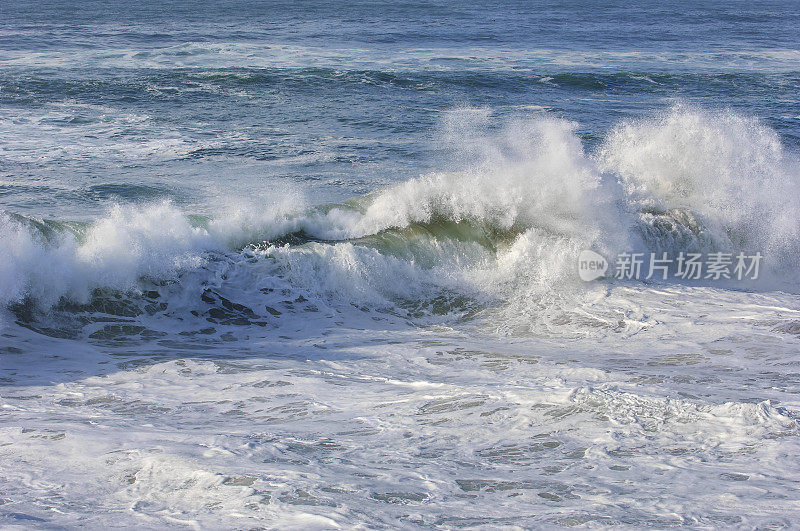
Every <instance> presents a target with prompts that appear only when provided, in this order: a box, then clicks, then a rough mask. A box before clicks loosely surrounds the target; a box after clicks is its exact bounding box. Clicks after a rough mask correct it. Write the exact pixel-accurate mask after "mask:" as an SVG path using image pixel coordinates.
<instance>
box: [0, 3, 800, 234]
mask: <svg viewBox="0 0 800 531" xmlns="http://www.w3.org/2000/svg"><path fill="white" fill-rule="evenodd" d="M797 27H800V7H798V5H797V4H796V3H793V2H759V3H758V4H753V3H750V2H738V1H736V2H729V1H728V2H705V3H703V5H701V6H698V5H696V3H694V2H644V3H637V4H636V5H631V4H630V3H629V2H606V3H603V5H598V4H597V3H595V2H564V3H561V2H500V3H472V4H469V5H462V6H452V5H450V4H449V3H446V2H421V3H397V2H363V3H362V2H347V3H339V2H334V3H330V2H302V3H295V2H267V3H253V2H211V1H208V2H193V3H191V5H189V4H187V3H184V2H171V1H168V2H144V3H137V4H135V5H130V4H129V3H123V2H80V3H75V2H46V3H45V2H27V1H22V2H6V3H4V4H3V6H1V7H0V133H2V138H3V142H2V144H1V145H0V179H2V184H0V194H2V195H0V198H2V205H3V207H4V208H5V209H7V210H11V211H15V212H18V213H22V214H27V215H36V216H50V217H58V218H69V219H86V220H88V219H91V218H92V216H94V215H96V214H97V213H99V212H101V211H102V210H103V209H104V208H105V207H106V206H107V204H108V202H109V201H119V200H122V201H128V200H141V199H145V200H153V199H158V198H164V197H166V198H171V199H172V200H173V201H175V202H177V203H179V204H182V205H184V207H185V208H186V209H187V210H188V211H192V212H200V213H202V212H206V211H208V210H209V208H208V207H209V204H213V203H214V202H215V201H216V196H218V195H220V194H223V193H224V195H226V196H242V197H253V196H254V195H255V196H259V195H263V194H265V193H272V192H271V191H272V190H273V189H274V187H275V186H277V187H278V188H280V187H285V186H291V187H293V188H296V189H300V190H301V191H302V193H303V194H304V195H306V196H308V197H310V198H311V201H312V202H324V201H332V200H340V199H344V198H346V197H350V196H354V195H361V194H364V193H366V192H368V191H371V190H374V189H375V188H377V187H380V186H383V185H386V184H388V183H391V182H396V181H401V180H405V179H408V178H410V177H414V176H416V175H418V174H420V173H423V172H426V171H429V170H436V169H443V168H442V166H447V165H449V164H452V157H450V156H449V155H448V151H447V146H443V143H442V142H440V141H439V140H440V136H441V135H440V132H439V129H440V127H441V124H442V121H443V113H446V112H447V111H450V110H452V109H456V108H460V107H485V108H489V109H491V110H492V112H493V114H494V116H495V117H497V120H496V122H497V123H500V122H501V121H502V118H503V116H520V115H525V114H526V113H530V112H531V108H534V109H537V110H541V109H544V110H546V111H547V112H549V113H551V114H552V115H555V116H559V117H563V118H567V119H570V120H574V121H576V122H577V123H578V124H579V126H578V131H579V134H580V135H581V136H582V137H583V139H584V141H585V143H586V145H587V147H588V148H589V149H591V147H592V146H593V145H594V144H595V143H596V142H597V141H598V140H599V139H601V138H602V137H603V136H604V135H605V134H606V133H607V132H608V130H609V129H610V128H611V127H612V126H613V125H614V124H615V123H618V122H619V121H620V120H623V119H626V118H631V117H637V116H642V115H648V114H652V113H653V112H655V111H658V110H659V109H664V108H666V107H669V106H670V105H673V104H674V103H675V102H676V101H683V102H689V103H693V104H697V105H700V106H702V107H704V108H711V109H719V108H730V109H733V110H735V111H737V112H741V113H743V114H745V115H749V116H756V117H759V118H761V119H763V120H764V121H765V122H766V123H767V124H768V125H770V126H771V127H773V128H774V129H776V130H777V131H778V132H779V133H780V134H781V136H782V137H783V139H784V141H785V143H786V144H787V145H789V146H797V145H798V144H800V133H798V130H800V101H798V93H800V52H798V48H800V36H799V32H798V31H797ZM221 183H224V184H221ZM133 184H135V185H137V187H130V185H133ZM265 190H266V192H265Z"/></svg>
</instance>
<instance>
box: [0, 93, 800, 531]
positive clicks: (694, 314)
mask: <svg viewBox="0 0 800 531" xmlns="http://www.w3.org/2000/svg"><path fill="white" fill-rule="evenodd" d="M491 119H492V114H491V112H490V111H489V110H487V109H467V110H460V111H454V112H453V113H452V114H451V115H450V118H449V120H450V121H451V123H450V124H449V125H448V126H447V128H448V129H449V130H450V132H451V134H452V135H454V136H458V138H457V139H455V138H450V139H449V140H448V142H451V143H455V142H458V145H459V146H460V149H461V151H460V153H459V155H458V160H460V161H466V160H468V161H470V162H469V163H468V164H469V165H470V168H469V169H466V170H462V171H458V172H439V173H431V174H427V175H423V176H420V177H418V178H415V179H411V180H409V181H407V182H404V183H400V184H398V185H395V186H391V187H388V188H384V189H378V190H376V191H374V192H373V193H371V194H368V195H366V196H361V197H356V198H353V199H351V200H349V201H346V202H343V203H338V204H326V205H321V206H316V207H314V206H309V205H308V204H307V203H306V202H305V201H304V200H303V198H301V197H296V196H295V197H289V198H286V197H281V198H280V202H277V203H275V204H268V205H258V207H257V208H256V206H255V205H253V206H252V207H250V208H245V207H240V209H239V210H235V211H233V212H229V213H228V215H227V216H225V217H218V218H215V217H202V216H193V215H191V214H189V213H185V212H181V211H180V210H179V209H178V208H177V207H176V206H175V205H173V204H170V203H169V202H159V203H154V204H147V205H144V206H138V207H133V206H125V205H117V206H114V207H113V208H111V209H110V211H109V212H108V213H107V215H105V216H104V217H102V218H100V219H98V220H96V221H94V222H91V223H70V222H66V221H55V220H43V219H34V218H28V217H23V216H19V215H12V214H5V215H4V217H3V219H2V223H3V236H2V248H3V251H4V252H3V255H2V262H0V272H2V279H3V282H2V286H3V291H2V294H1V295H2V302H3V304H4V305H5V307H6V310H5V312H4V315H3V337H4V343H5V346H4V351H3V362H4V374H5V382H6V385H7V386H8V387H7V389H8V390H9V391H10V392H4V393H3V415H4V417H5V418H6V420H5V422H4V427H3V429H2V434H3V435H2V436H3V440H4V442H5V444H4V445H3V446H2V448H1V449H0V452H1V453H2V458H3V460H4V462H5V463H6V465H5V466H4V467H3V475H4V480H5V481H4V483H5V485H6V486H5V487H4V488H5V491H6V496H8V497H9V499H7V500H6V503H7V504H12V506H13V504H15V503H16V504H19V503H22V502H23V501H24V502H25V503H26V506H27V509H26V511H27V512H24V513H21V514H22V516H18V517H14V516H13V515H12V518H22V522H28V521H33V522H42V523H43V522H47V521H54V522H58V523H59V524H60V525H73V524H75V525H76V524H79V523H81V524H85V523H88V524H92V523H94V524H95V525H99V523H100V522H101V521H102V522H109V521H111V522H118V523H120V524H131V523H135V525H144V526H148V525H152V526H158V525H162V524H164V523H197V524H199V525H213V523H214V522H218V521H220V520H219V519H220V518H222V520H221V521H223V522H225V525H226V526H227V525H233V526H244V525H255V523H256V522H258V521H259V520H261V519H263V518H275V519H279V520H280V522H281V526H290V527H291V526H292V525H296V526H298V527H305V526H317V525H319V526H337V525H348V524H351V523H354V522H361V523H363V525H367V526H381V525H389V524H390V523H392V522H396V521H398V519H399V521H402V522H405V524H406V525H409V526H416V525H420V526H425V525H444V526H455V525H471V524H472V523H474V524H476V525H480V524H488V525H523V526H526V525H544V524H562V525H572V524H591V523H595V524H611V523H621V524H629V525H634V526H635V525H639V524H640V523H641V522H642V521H647V522H649V523H653V522H654V521H655V522H656V525H658V526H662V525H673V524H681V523H683V524H686V523H689V524H693V525H694V524H696V525H710V526H715V525H728V524H737V525H738V524H742V525H747V526H751V525H775V524H778V525H780V523H781V522H782V521H783V522H788V521H787V520H782V518H791V517H792V516H791V515H792V514H793V513H794V509H793V507H794V506H795V504H796V497H795V495H794V492H795V489H796V487H795V486H794V483H795V479H796V477H797V473H798V470H797V465H796V460H795V459H794V452H795V451H797V449H798V446H797V425H796V411H797V408H798V406H800V404H798V402H797V399H796V397H795V392H796V385H797V383H796V379H795V378H794V376H793V373H792V372H787V370H786V369H787V368H789V367H791V366H793V365H794V364H795V363H797V361H798V359H797V333H798V329H799V328H800V307H798V303H797V296H796V289H795V288H794V285H795V284H794V280H795V279H796V270H795V269H794V268H793V267H792V265H793V264H796V261H797V251H798V250H797V242H798V241H800V239H798V233H797V231H798V221H797V219H798V218H797V215H796V213H797V212H798V205H797V201H798V194H797V192H796V190H797V182H796V180H797V178H798V176H800V172H798V168H800V165H799V164H798V160H797V158H796V156H795V155H794V154H793V153H790V152H787V151H786V150H785V149H784V147H783V146H782V144H781V142H780V139H779V138H778V136H777V135H776V134H775V132H774V131H772V130H771V129H770V128H768V127H766V126H764V125H763V124H761V123H759V122H758V121H757V120H755V119H752V118H747V117H743V116H740V115H737V114H734V113H731V112H722V113H713V112H708V111H704V110H700V109H691V108H687V107H684V106H677V107H674V108H672V109H670V110H669V111H667V112H665V113H663V114H661V115H657V116H653V117H650V118H647V119H644V120H639V121H630V122H623V123H620V124H618V125H617V126H616V127H614V128H613V129H612V130H611V131H610V132H609V133H608V136H607V137H606V139H605V140H604V141H603V142H602V143H601V144H600V145H599V146H598V148H597V149H596V150H595V151H593V152H587V151H586V150H585V149H584V147H583V145H582V142H581V140H580V139H579V138H578V137H577V136H576V134H575V130H576V128H577V127H578V124H576V123H574V122H570V121H566V120H563V119H558V118H553V117H551V116H548V115H546V114H535V115H533V116H530V117H527V118H521V119H518V120H516V121H511V122H508V123H506V124H504V125H503V126H502V127H501V128H500V129H499V130H498V131H495V132H491V133H490V132H487V129H486V122H488V121H490V120H491ZM712 175H713V179H712V178H711V177H710V176H712ZM582 249H595V250H597V251H599V252H603V253H606V254H609V253H613V252H615V251H617V250H626V249H646V250H659V251H660V250H664V249H666V250H668V251H670V252H678V251H683V250H691V249H701V250H704V249H722V250H729V251H735V250H738V249H747V250H749V251H753V250H758V251H761V252H763V253H764V255H765V256H768V257H769V262H767V263H766V264H765V266H766V268H765V272H764V273H763V274H762V275H761V277H760V279H759V280H760V282H754V283H752V285H747V286H742V285H738V284H736V283H735V282H734V281H730V282H728V283H727V284H725V283H724V282H723V283H714V282H711V281H705V282H694V283H692V282H688V281H687V282H680V281H663V282H643V281H625V280H617V279H614V278H607V277H605V278H602V279H600V280H597V281H595V282H591V283H584V282H582V281H581V280H580V279H579V278H578V276H577V255H578V253H579V252H580V251H581V250H582ZM123 434H125V435H124V436H123ZM23 463H24V466H20V464H23ZM79 463H80V465H78V464H79ZM56 492H57V493H58V495H57V496H56V495H55V493H56ZM643 492H646V494H644V495H643ZM745 501H746V503H747V504H748V506H749V510H748V512H747V514H743V513H742V511H741V509H740V508H741V504H742V503H743V502H745ZM434 502H435V503H434ZM487 507H495V508H496V509H488V510H487ZM97 508H102V510H103V512H104V513H105V514H104V515H103V516H102V517H99V516H97V514H96V512H97ZM712 508H713V509H712ZM14 514H16V513H14ZM27 518H30V519H32V520H26V519H27ZM98 518H102V520H98ZM654 519H655V520H654ZM275 521H278V520H275Z"/></svg>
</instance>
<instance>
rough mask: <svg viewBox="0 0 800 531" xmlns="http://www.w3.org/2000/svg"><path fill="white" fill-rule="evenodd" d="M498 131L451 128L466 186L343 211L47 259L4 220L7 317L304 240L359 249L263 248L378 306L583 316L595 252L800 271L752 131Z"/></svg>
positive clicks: (782, 172)
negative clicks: (517, 307) (567, 309)
mask: <svg viewBox="0 0 800 531" xmlns="http://www.w3.org/2000/svg"><path fill="white" fill-rule="evenodd" d="M491 122H492V116H491V112H488V111H486V110H467V111H465V112H458V113H453V114H452V115H451V116H450V118H449V119H448V122H447V123H446V124H445V131H446V135H445V137H446V142H448V143H449V144H450V145H451V146H454V147H457V149H458V157H457V158H458V160H459V162H458V163H457V164H455V166H454V168H453V171H450V172H444V173H432V174H429V175H424V176H421V177H419V178H416V179H411V180H409V181H407V182H404V183H401V184H399V185H395V186H391V187H388V188H385V189H382V190H378V191H376V192H375V193H373V194H371V195H368V196H365V197H361V198H357V199H356V200H354V201H352V202H349V203H345V204H340V205H333V206H329V207H324V208H316V207H311V206H309V205H308V203H307V201H306V200H305V199H304V198H303V196H302V194H300V193H287V194H283V196H279V197H281V198H280V199H279V200H277V201H273V202H272V203H269V204H262V205H257V206H256V205H247V204H246V203H245V204H242V203H241V202H239V203H232V204H230V205H229V204H227V203H220V204H219V205H218V208H220V209H221V208H224V210H225V212H224V213H220V214H218V215H216V216H215V217H214V218H212V219H211V220H210V221H209V222H208V223H206V224H204V225H203V226H196V225H193V224H192V223H190V222H189V220H188V219H187V218H186V217H185V216H184V215H183V214H182V213H181V212H180V211H179V210H178V208H177V207H175V206H173V205H171V204H169V203H160V204H155V205H150V206H144V207H141V206H139V207H134V206H117V207H114V208H113V209H112V210H111V211H110V212H109V214H108V215H107V216H106V217H104V218H102V219H100V220H98V221H96V222H95V223H94V224H92V225H91V226H90V227H89V228H88V229H87V230H86V233H85V234H83V235H81V236H80V237H79V238H78V237H76V236H74V235H73V234H71V233H69V232H64V233H63V234H61V235H60V236H58V237H56V238H55V239H52V238H51V239H50V241H48V242H44V241H43V239H42V237H40V236H37V235H36V232H35V231H32V230H30V229H29V228H27V227H24V226H23V225H22V224H21V222H18V221H14V220H12V219H11V218H10V217H8V216H4V218H3V220H2V223H3V226H4V230H3V233H2V243H1V245H2V248H3V250H4V253H3V255H2V265H1V266H0V267H2V271H3V272H4V273H3V279H4V282H3V289H2V301H3V303H4V304H7V303H8V302H13V301H20V300H22V299H24V298H26V297H27V298H31V299H34V300H37V301H39V302H40V303H42V304H44V305H45V306H47V305H51V304H53V303H54V302H56V301H57V300H58V299H59V298H60V297H62V296H63V297H68V298H74V299H76V300H81V301H84V300H86V297H87V296H88V294H89V292H90V290H91V289H93V288H96V287H111V288H115V289H120V290H127V289H132V288H135V287H136V283H137V279H139V278H140V277H143V276H147V277H153V278H174V277H175V275H176V274H177V273H178V272H180V271H183V270H187V269H192V268H196V267H197V266H198V265H201V264H203V263H204V261H205V260H206V256H205V253H207V252H209V251H212V252H220V251H221V252H226V253H232V254H231V256H232V257H234V258H235V257H236V256H238V253H239V249H241V248H242V247H244V246H247V244H250V243H254V244H260V242H262V241H266V242H272V241H273V240H275V239H277V238H281V237H284V236H286V235H289V234H294V233H298V234H303V235H305V236H306V237H311V238H318V239H323V240H348V242H347V243H345V242H343V243H340V244H336V245H331V244H330V243H314V244H307V245H304V246H299V247H298V246H287V247H283V246H275V245H272V244H270V243H267V244H266V245H259V248H260V251H259V252H260V253H262V254H261V255H260V256H262V257H263V258H264V259H268V260H271V261H272V262H271V263H275V261H277V262H278V263H280V264H282V265H281V268H282V270H283V271H284V272H285V273H286V274H288V275H290V276H292V275H294V276H293V277H292V278H294V279H295V281H296V285H295V287H296V288H297V289H304V290H308V289H313V288H314V287H318V288H319V289H320V290H321V291H322V292H324V293H327V294H328V296H330V295H331V294H333V293H338V296H339V297H340V298H341V299H342V300H346V299H347V298H348V293H368V292H369V293H373V294H375V293H380V294H381V299H382V300H383V301H384V302H385V301H386V300H391V299H392V298H395V297H400V298H408V297H411V294H412V293H419V292H420V291H425V290H426V289H428V288H427V287H426V288H424V289H423V288H421V287H420V286H428V287H430V286H436V287H438V289H442V290H450V291H452V292H455V293H463V294H465V295H469V296H478V298H481V297H486V298H488V299H492V300H508V301H510V300H519V299H520V298H523V299H524V300H525V301H526V302H525V304H528V305H533V306H531V307H538V304H539V303H534V302H533V300H537V301H542V299H541V296H542V295H543V294H548V295H547V297H551V296H552V295H553V294H554V293H556V294H558V293H561V295H559V298H565V299H569V298H570V297H572V295H569V294H568V292H570V290H574V289H576V286H579V283H578V282H577V276H576V274H575V271H574V267H575V259H576V258H575V257H576V256H577V254H578V253H579V252H580V251H581V250H582V249H584V248H594V249H596V250H599V251H601V252H604V253H606V254H607V255H613V253H615V252H618V251H622V250H630V249H631V248H632V247H634V246H637V245H643V246H644V248H645V249H648V248H653V249H655V248H661V247H669V248H670V249H671V250H673V251H679V250H684V249H685V248H686V247H687V246H691V245H695V244H699V243H702V244H704V245H705V244H708V245H711V246H712V247H714V246H715V247H716V248H723V249H731V250H737V249H743V250H747V251H751V252H753V251H760V252H762V253H764V254H765V255H767V256H768V259H767V261H769V260H772V261H773V263H772V269H773V270H778V269H779V267H778V266H783V267H784V271H783V272H784V273H785V268H786V267H787V265H789V266H790V265H791V264H792V263H793V260H794V258H795V257H796V256H797V250H796V247H797V242H798V240H800V239H799V238H798V221H797V216H796V213H797V212H798V211H800V204H799V203H798V202H799V201H800V199H798V195H797V193H796V184H797V179H798V164H797V161H796V159H795V158H793V156H792V155H789V154H787V153H786V152H785V150H784V149H783V147H782V146H781V144H780V141H779V140H778V138H777V135H776V134H775V133H774V132H773V131H772V130H771V129H769V128H768V127H766V126H765V125H763V124H761V123H758V122H756V121H754V120H752V119H748V118H744V117H740V116H737V115H735V114H732V113H730V112H725V113H710V112H706V111H702V110H696V109H690V108H685V107H680V106H679V107H676V108H673V109H672V110H671V111H669V112H667V113H665V114H663V115H660V116H657V117H655V118H651V119H647V120H642V121H636V122H626V123H623V124H621V125H619V126H618V127H617V128H615V129H614V130H613V131H612V132H611V133H610V135H609V137H608V138H607V139H606V141H605V142H604V143H603V144H602V145H601V147H600V149H599V150H598V152H597V153H595V154H591V153H587V152H586V151H585V149H584V147H583V146H582V143H581V141H580V139H579V138H578V136H577V135H576V133H575V129H576V127H577V125H576V124H574V123H572V122H568V121H565V120H561V119H556V118H552V117H548V116H546V115H544V116H542V115H540V114H537V115H534V116H532V117H531V118H529V119H520V120H516V121H512V122H508V123H506V124H504V125H503V126H502V127H500V128H499V129H493V128H492V127H491V126H492V125H493V124H492V123H491ZM659 212H661V213H659ZM665 216H666V217H665ZM659 219H668V220H669V221H670V224H669V226H671V227H672V229H671V230H664V229H663V223H659ZM387 231H389V232H387ZM391 231H395V233H391ZM390 233H391V234H390ZM642 234H644V235H645V236H646V237H645V238H644V241H639V238H640V237H641V235H642ZM648 238H649V239H648ZM637 242H638V243H637ZM698 242H699V243H698ZM670 246H672V247H670ZM681 246H683V247H681ZM235 260H238V261H240V262H241V267H249V266H248V265H247V264H248V261H247V260H246V259H244V258H243V257H240V258H235ZM278 273H280V271H275V274H278ZM320 275H321V276H320ZM343 275H344V276H343ZM345 277H347V279H348V280H345ZM354 279H360V280H359V281H358V282H356V283H355V284H354ZM398 279H402V280H401V281H399V283H398ZM359 282H363V284H359ZM417 284H419V285H418V286H417ZM577 289H578V290H579V292H580V293H584V289H583V288H582V287H578V288H577ZM434 291H435V290H434ZM582 296H583V295H581V297H582ZM531 297H533V299H531ZM548 300H549V299H548Z"/></svg>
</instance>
